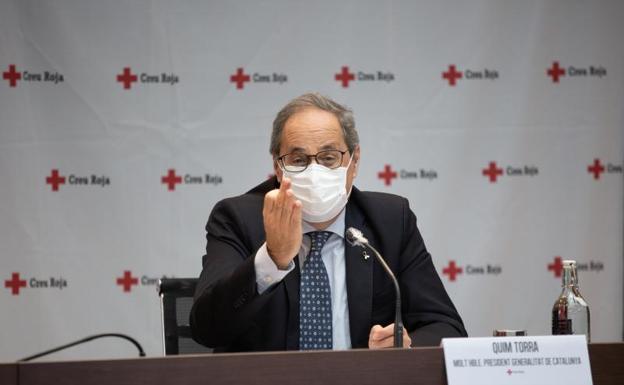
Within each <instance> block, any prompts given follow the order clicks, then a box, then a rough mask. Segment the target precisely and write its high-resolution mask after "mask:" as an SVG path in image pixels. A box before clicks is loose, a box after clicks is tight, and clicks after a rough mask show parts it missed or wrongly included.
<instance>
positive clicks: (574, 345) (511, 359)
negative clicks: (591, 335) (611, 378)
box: [442, 335, 592, 385]
mask: <svg viewBox="0 0 624 385" xmlns="http://www.w3.org/2000/svg"><path fill="white" fill-rule="evenodd" d="M442 347H443V348H444V363H445V366H446V376H447V379H448V384H449V385H462V384H471V385H472V384H480V385H490V384H492V385H500V384H523V385H528V384H536V385H538V384H539V385H543V384H566V385H572V384H579V385H581V384H582V385H587V384H590V385H591V384H592V377H591V368H590V366H589V354H588V353H587V340H586V339H585V336H579V335H570V336H535V337H485V338H444V339H443V340H442Z"/></svg>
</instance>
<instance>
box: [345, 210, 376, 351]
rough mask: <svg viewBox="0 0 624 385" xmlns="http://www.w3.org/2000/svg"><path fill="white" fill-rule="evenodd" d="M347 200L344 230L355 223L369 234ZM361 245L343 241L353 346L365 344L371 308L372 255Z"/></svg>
mask: <svg viewBox="0 0 624 385" xmlns="http://www.w3.org/2000/svg"><path fill="white" fill-rule="evenodd" d="M352 202H353V200H352V199H350V200H349V204H347V212H346V217H345V231H346V230H347V229H348V228H349V227H355V228H356V229H358V230H360V231H362V233H363V234H364V236H365V237H367V238H368V239H372V238H371V235H372V234H371V231H370V229H369V228H368V227H367V226H366V223H365V221H364V215H363V214H362V212H361V211H360V210H359V209H358V207H357V206H356V205H355V204H353V203H352ZM363 254H364V249H362V248H361V247H357V246H351V245H350V244H349V243H348V242H347V241H345V266H346V275H347V277H346V278H347V302H348V307H349V329H350V334H351V345H352V347H353V348H365V347H368V335H369V333H370V327H371V318H372V308H373V259H374V258H373V257H368V258H364V255H363Z"/></svg>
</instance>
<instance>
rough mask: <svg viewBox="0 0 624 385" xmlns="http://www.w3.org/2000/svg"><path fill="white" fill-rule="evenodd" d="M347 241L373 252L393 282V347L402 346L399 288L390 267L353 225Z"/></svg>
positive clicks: (348, 232)
mask: <svg viewBox="0 0 624 385" xmlns="http://www.w3.org/2000/svg"><path fill="white" fill-rule="evenodd" d="M346 238H347V242H349V244H350V245H351V246H359V247H361V248H363V249H366V248H368V249H369V250H371V251H372V252H373V254H375V257H377V261H379V263H380V264H381V266H382V267H383V268H384V270H385V271H386V274H387V275H388V276H389V277H390V279H391V280H392V283H393V284H394V291H395V292H396V302H395V305H394V347H395V348H402V347H403V319H402V317H401V288H400V287H399V282H398V281H397V279H396V277H395V276H394V273H392V270H390V267H389V266H388V264H387V263H386V261H385V260H384V259H383V258H382V256H381V254H379V252H378V251H377V250H376V249H375V248H374V247H373V246H371V245H370V243H368V239H366V237H365V236H364V234H362V232H361V231H360V230H358V229H356V228H355V227H349V228H348V229H347V232H346Z"/></svg>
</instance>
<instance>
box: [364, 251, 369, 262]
mask: <svg viewBox="0 0 624 385" xmlns="http://www.w3.org/2000/svg"><path fill="white" fill-rule="evenodd" d="M362 257H364V260H365V261H367V260H368V258H370V256H369V255H368V253H367V252H366V250H364V251H362Z"/></svg>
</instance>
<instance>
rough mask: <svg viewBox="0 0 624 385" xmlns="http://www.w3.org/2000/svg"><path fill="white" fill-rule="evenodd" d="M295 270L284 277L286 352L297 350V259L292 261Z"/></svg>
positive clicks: (298, 276)
mask: <svg viewBox="0 0 624 385" xmlns="http://www.w3.org/2000/svg"><path fill="white" fill-rule="evenodd" d="M294 262H295V270H294V271H293V272H292V273H290V274H288V275H286V277H284V284H285V287H286V297H287V300H288V314H287V315H286V316H287V317H288V321H287V323H286V324H287V325H288V326H287V328H288V330H286V350H297V349H299V280H300V274H301V272H300V270H299V257H296V258H295V259H294Z"/></svg>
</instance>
